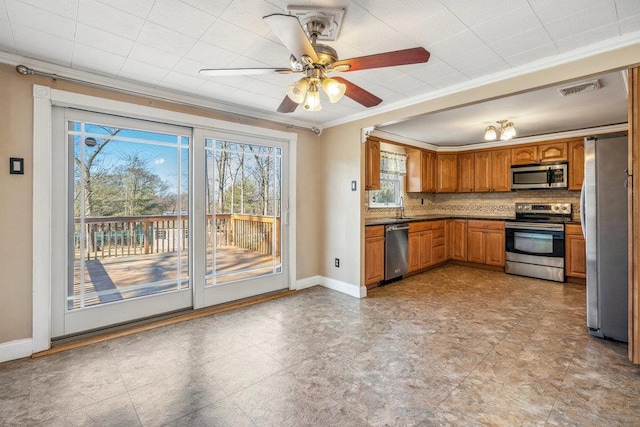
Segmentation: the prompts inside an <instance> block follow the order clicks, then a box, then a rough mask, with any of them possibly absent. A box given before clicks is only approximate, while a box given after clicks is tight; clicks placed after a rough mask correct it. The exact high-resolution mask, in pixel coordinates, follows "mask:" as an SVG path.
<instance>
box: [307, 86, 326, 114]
mask: <svg viewBox="0 0 640 427" xmlns="http://www.w3.org/2000/svg"><path fill="white" fill-rule="evenodd" d="M304 109H305V110H308V111H318V110H322V105H320V92H318V87H317V86H316V85H315V84H313V85H310V86H309V90H308V91H307V95H306V96H305V98H304Z"/></svg>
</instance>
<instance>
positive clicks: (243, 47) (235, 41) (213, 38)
mask: <svg viewBox="0 0 640 427" xmlns="http://www.w3.org/2000/svg"><path fill="white" fill-rule="evenodd" d="M260 40H262V37H260V36H259V35H257V34H255V33H252V32H251V31H248V30H245V29H244V28H240V27H238V26H236V25H233V24H230V23H229V22H226V21H224V20H222V19H218V20H217V21H216V22H215V23H214V24H213V25H212V26H211V27H210V28H209V29H208V30H207V31H206V32H205V33H204V34H203V35H202V37H201V38H200V41H203V42H206V43H209V44H212V45H218V46H224V48H225V49H226V50H228V51H231V52H235V53H237V54H240V55H242V54H243V53H245V52H246V51H247V50H248V49H249V48H251V46H254V45H255V44H256V43H258V42H259V41H260Z"/></svg>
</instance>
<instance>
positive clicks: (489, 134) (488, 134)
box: [484, 126, 498, 141]
mask: <svg viewBox="0 0 640 427" xmlns="http://www.w3.org/2000/svg"><path fill="white" fill-rule="evenodd" d="M497 137H498V135H497V134H496V128H495V127H493V126H488V127H487V129H486V130H485V131H484V139H485V140H487V141H495V140H496V138H497Z"/></svg>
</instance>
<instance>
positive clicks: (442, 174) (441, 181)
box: [436, 153, 458, 193]
mask: <svg viewBox="0 0 640 427" xmlns="http://www.w3.org/2000/svg"><path fill="white" fill-rule="evenodd" d="M436 163H437V165H436V177H437V178H436V192H437V193H455V192H456V191H457V189H458V155H457V154H440V153H438V154H437V155H436Z"/></svg>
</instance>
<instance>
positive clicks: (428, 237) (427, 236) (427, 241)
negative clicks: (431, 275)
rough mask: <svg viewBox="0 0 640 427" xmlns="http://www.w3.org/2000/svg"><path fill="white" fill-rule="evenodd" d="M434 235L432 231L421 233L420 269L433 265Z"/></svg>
mask: <svg viewBox="0 0 640 427" xmlns="http://www.w3.org/2000/svg"><path fill="white" fill-rule="evenodd" d="M432 247H433V234H432V232H431V230H429V231H423V232H421V233H420V268H425V267H429V266H430V265H432V264H433V257H432Z"/></svg>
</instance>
